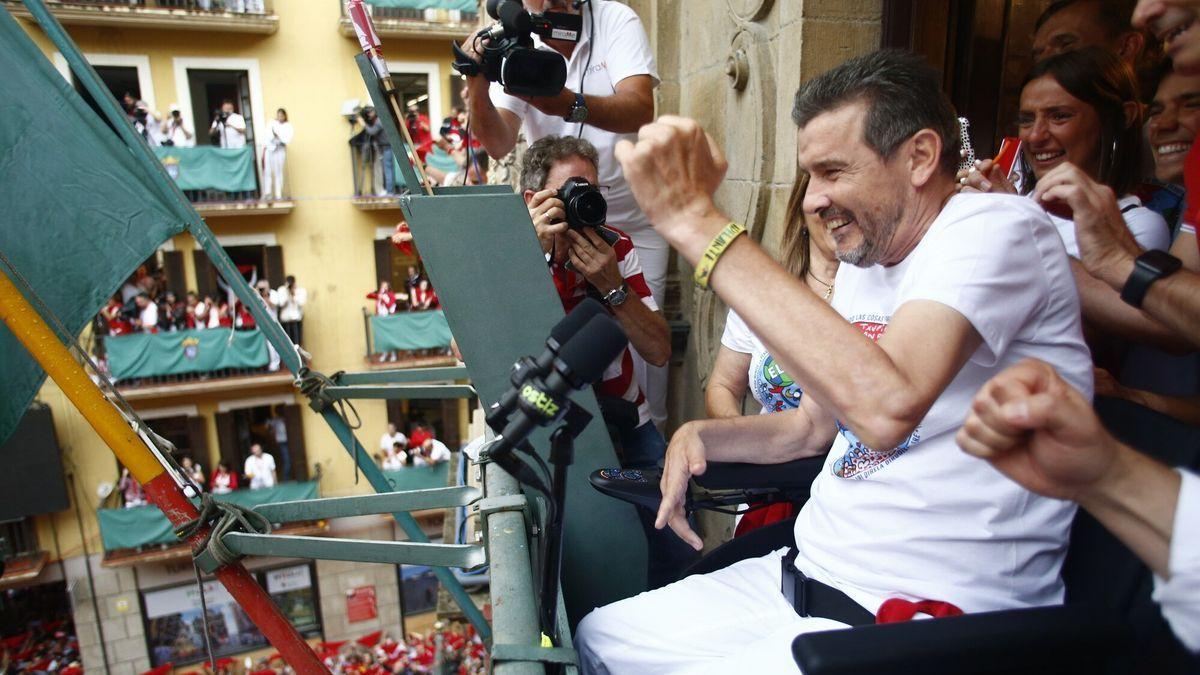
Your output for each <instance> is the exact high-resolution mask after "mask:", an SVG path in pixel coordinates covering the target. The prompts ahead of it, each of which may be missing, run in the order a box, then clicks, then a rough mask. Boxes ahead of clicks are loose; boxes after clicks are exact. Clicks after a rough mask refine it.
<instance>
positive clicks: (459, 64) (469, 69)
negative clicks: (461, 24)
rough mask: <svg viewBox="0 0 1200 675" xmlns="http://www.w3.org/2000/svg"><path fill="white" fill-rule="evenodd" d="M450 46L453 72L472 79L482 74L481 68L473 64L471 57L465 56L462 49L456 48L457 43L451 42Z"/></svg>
mask: <svg viewBox="0 0 1200 675" xmlns="http://www.w3.org/2000/svg"><path fill="white" fill-rule="evenodd" d="M451 45H452V46H453V47H454V63H452V64H451V65H452V66H453V67H454V69H455V70H457V71H458V72H459V73H461V74H462V75H465V76H467V77H474V76H476V75H479V74H480V73H482V72H483V68H482V67H481V66H480V65H479V64H478V63H475V61H474V60H473V59H472V58H471V57H469V56H467V53H466V52H464V51H463V50H462V47H459V46H458V43H457V42H452V43H451Z"/></svg>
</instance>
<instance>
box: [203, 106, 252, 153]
mask: <svg viewBox="0 0 1200 675" xmlns="http://www.w3.org/2000/svg"><path fill="white" fill-rule="evenodd" d="M208 131H209V133H210V134H211V135H212V137H213V140H214V142H215V143H216V145H217V146H219V147H222V148H244V147H246V118H244V117H242V116H241V115H239V114H237V113H236V112H234V107H233V101H231V100H230V99H225V100H224V101H221V109H220V110H218V111H217V114H216V115H214V116H213V122H212V126H211V127H209V129H208Z"/></svg>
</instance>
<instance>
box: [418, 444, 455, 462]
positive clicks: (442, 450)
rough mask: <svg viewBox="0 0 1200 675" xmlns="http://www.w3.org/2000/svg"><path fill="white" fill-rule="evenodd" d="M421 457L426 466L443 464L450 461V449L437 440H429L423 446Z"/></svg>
mask: <svg viewBox="0 0 1200 675" xmlns="http://www.w3.org/2000/svg"><path fill="white" fill-rule="evenodd" d="M421 457H423V458H424V459H425V463H426V464H441V463H442V462H448V461H450V448H448V447H446V444H445V443H443V442H441V441H439V440H438V439H436V438H427V439H425V442H424V443H422V444H421Z"/></svg>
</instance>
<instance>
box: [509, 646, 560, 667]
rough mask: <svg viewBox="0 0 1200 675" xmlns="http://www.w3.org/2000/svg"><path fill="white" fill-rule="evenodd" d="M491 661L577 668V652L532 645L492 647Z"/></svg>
mask: <svg viewBox="0 0 1200 675" xmlns="http://www.w3.org/2000/svg"><path fill="white" fill-rule="evenodd" d="M492 661H493V662H496V663H499V662H502V661H522V662H527V663H553V664H558V665H564V666H578V665H579V652H576V651H575V650H574V649H570V648H567V647H537V646H534V645H492Z"/></svg>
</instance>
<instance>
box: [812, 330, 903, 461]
mask: <svg viewBox="0 0 1200 675" xmlns="http://www.w3.org/2000/svg"><path fill="white" fill-rule="evenodd" d="M890 319H891V317H890V316H884V315H882V314H859V315H855V316H852V317H850V323H852V324H854V326H855V327H856V328H858V329H859V330H860V331H862V334H863V335H866V336H867V337H869V338H871V341H872V342H879V338H881V337H883V334H884V333H885V332H886V331H887V325H888V321H889V320H890ZM836 422H837V428H838V433H840V434H841V435H842V436H844V437H845V438H846V442H847V443H848V444H849V447H848V448H847V449H846V452H845V454H843V455H842V456H841V457H840V458H838V459H837V461H835V462H834V463H833V467H832V469H833V475H835V476H837V477H838V478H854V479H858V480H862V479H864V478H867V477H868V476H870V475H871V474H873V473H875V472H876V471H879V470H880V469H882V468H883V467H885V466H887V465H888V464H891V463H892V462H894V461H896V460H897V459H898V458H899V457H900V456H901V455H903V454H904V453H906V452H908V451H909V450H910V449H912V448H914V447H916V446H917V444H918V443H920V442H921V427H919V426H918V427H917V428H916V429H913V432H912V434H911V435H909V437H908V439H907V440H906V441H904V442H903V443H901V444H900V445H898V446H896V447H894V448H892V449H891V450H889V451H886V452H881V451H879V450H875V449H873V448H870V447H868V446H866V445H864V444H863V442H862V441H860V440H858V436H856V435H854V432H853V431H850V429H849V428H847V427H846V425H844V424H842V421H841V420H836Z"/></svg>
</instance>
